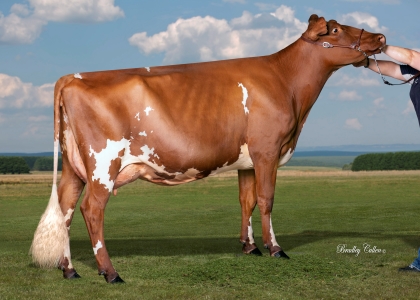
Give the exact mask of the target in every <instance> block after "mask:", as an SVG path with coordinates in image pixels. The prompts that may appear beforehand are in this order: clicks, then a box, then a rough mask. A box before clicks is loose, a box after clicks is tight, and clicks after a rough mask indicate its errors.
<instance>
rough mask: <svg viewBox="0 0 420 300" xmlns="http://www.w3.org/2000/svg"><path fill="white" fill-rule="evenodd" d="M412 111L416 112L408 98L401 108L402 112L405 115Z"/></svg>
mask: <svg viewBox="0 0 420 300" xmlns="http://www.w3.org/2000/svg"><path fill="white" fill-rule="evenodd" d="M412 113H416V111H415V110H414V105H413V102H411V100H408V101H407V106H406V108H405V109H404V110H403V112H402V114H403V115H405V116H408V115H411V114H412Z"/></svg>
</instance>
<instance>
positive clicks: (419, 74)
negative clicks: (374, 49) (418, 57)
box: [373, 54, 420, 85]
mask: <svg viewBox="0 0 420 300" xmlns="http://www.w3.org/2000/svg"><path fill="white" fill-rule="evenodd" d="M373 58H374V59H375V63H376V67H377V68H378V71H379V74H380V75H381V77H382V81H383V82H384V83H385V84H387V85H402V84H406V83H409V82H410V81H411V80H413V79H415V78H417V77H419V76H420V72H418V73H417V74H416V75H414V76H412V77H411V78H410V79H407V80H406V81H404V82H402V83H390V82H389V81H388V80H386V79H385V77H384V75H382V73H381V69H380V68H379V65H378V61H377V60H376V56H375V54H373Z"/></svg>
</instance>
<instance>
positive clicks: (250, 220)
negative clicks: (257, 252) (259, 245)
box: [248, 217, 255, 244]
mask: <svg viewBox="0 0 420 300" xmlns="http://www.w3.org/2000/svg"><path fill="white" fill-rule="evenodd" d="M248 239H249V243H250V244H254V243H255V241H254V231H253V230H252V217H249V225H248Z"/></svg>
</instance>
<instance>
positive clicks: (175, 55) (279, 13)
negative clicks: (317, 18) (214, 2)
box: [129, 5, 307, 63]
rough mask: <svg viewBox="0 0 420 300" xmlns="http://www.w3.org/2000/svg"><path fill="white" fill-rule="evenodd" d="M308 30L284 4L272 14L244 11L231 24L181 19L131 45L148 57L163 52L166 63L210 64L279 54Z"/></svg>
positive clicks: (142, 35)
mask: <svg viewBox="0 0 420 300" xmlns="http://www.w3.org/2000/svg"><path fill="white" fill-rule="evenodd" d="M306 27H307V24H306V23H304V22H301V21H299V20H298V19H296V18H295V16H294V11H293V10H292V9H291V8H290V7H287V6H284V5H282V6H280V7H279V8H277V10H276V11H275V12H273V13H262V14H257V15H252V14H251V13H249V12H246V11H245V12H244V13H243V14H242V16H241V17H239V18H235V19H232V20H231V21H227V20H225V19H216V18H214V17H211V16H206V17H200V16H197V17H193V18H190V19H178V20H177V21H176V22H174V23H172V24H169V25H168V27H167V30H166V31H162V32H159V33H156V34H154V35H151V36H148V35H147V33H146V32H139V33H136V34H134V35H132V36H131V37H130V38H129V42H130V44H131V45H133V46H136V47H137V48H138V49H139V50H140V51H142V52H143V53H145V54H146V55H148V54H151V53H160V52H164V53H165V58H164V63H179V62H186V61H208V60H217V59H228V58H237V57H245V56H255V55H266V54H271V53H274V52H277V51H279V50H281V49H282V48H284V47H285V46H287V45H289V44H290V43H292V42H294V41H295V40H296V39H298V38H299V36H300V35H301V34H302V32H304V31H305V30H306Z"/></svg>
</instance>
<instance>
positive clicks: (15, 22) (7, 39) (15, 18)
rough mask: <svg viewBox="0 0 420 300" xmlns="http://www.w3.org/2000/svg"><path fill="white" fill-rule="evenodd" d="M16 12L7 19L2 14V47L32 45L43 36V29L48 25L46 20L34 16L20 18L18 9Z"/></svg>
mask: <svg viewBox="0 0 420 300" xmlns="http://www.w3.org/2000/svg"><path fill="white" fill-rule="evenodd" d="M14 11H15V12H12V13H11V14H10V15H8V16H6V17H5V16H4V15H3V14H2V13H1V12H0V45H1V44H11V45H14V44H30V43H32V42H33V41H34V40H35V39H36V38H37V37H38V36H39V35H40V34H41V31H42V27H43V26H44V25H45V24H47V22H46V21H45V20H40V19H37V18H34V17H33V16H29V17H20V16H19V15H18V14H17V13H16V12H17V9H14ZM20 14H21V15H22V14H23V13H22V12H21V13H20Z"/></svg>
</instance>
